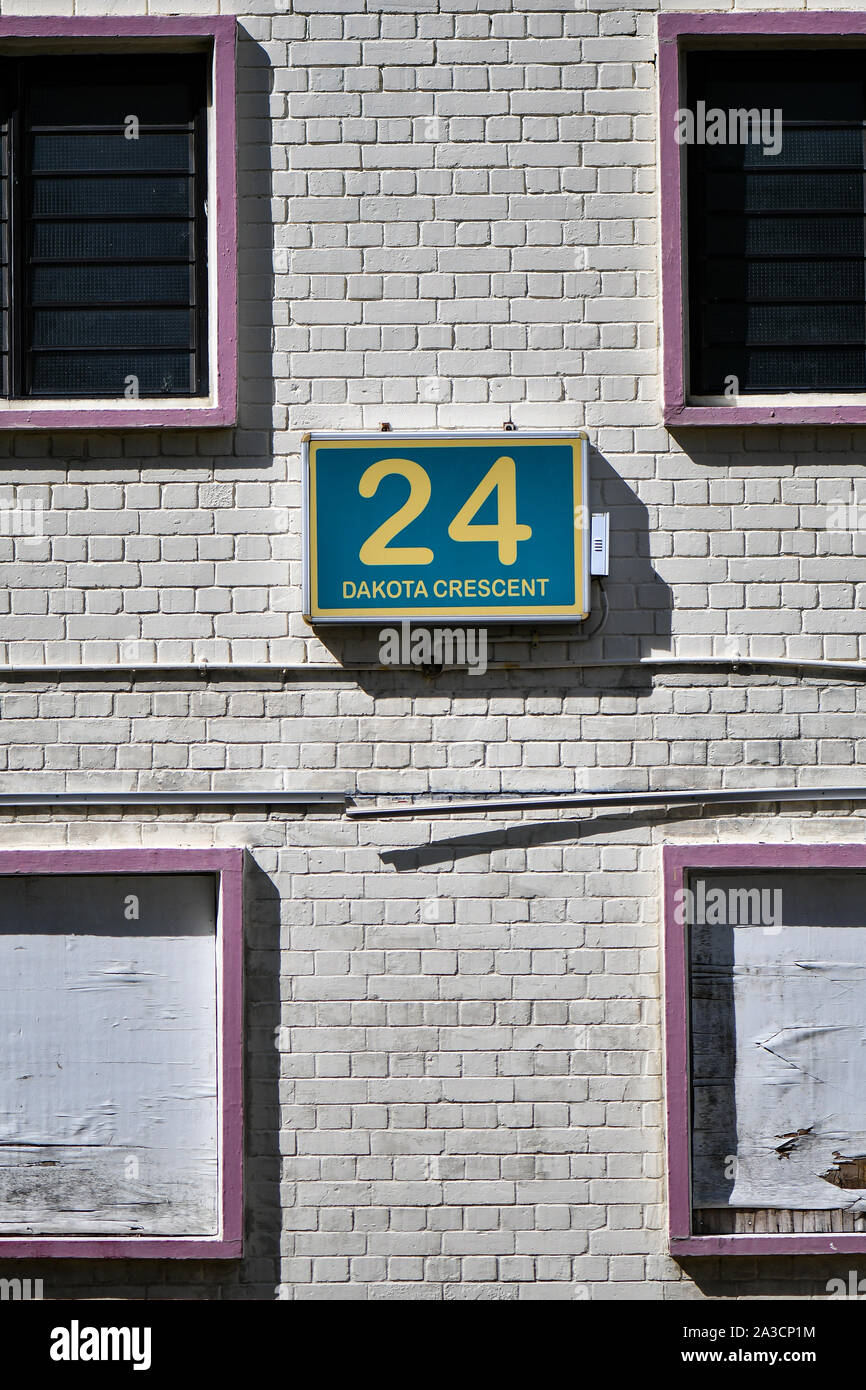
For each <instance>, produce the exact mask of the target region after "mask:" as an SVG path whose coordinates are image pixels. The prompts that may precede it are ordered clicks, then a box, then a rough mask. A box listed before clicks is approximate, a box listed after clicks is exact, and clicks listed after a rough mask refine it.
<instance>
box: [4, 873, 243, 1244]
mask: <svg viewBox="0 0 866 1390" xmlns="http://www.w3.org/2000/svg"><path fill="white" fill-rule="evenodd" d="M243 866H244V851H243V850H242V849H189V850H187V849H177V850H175V849H128V850H127V849H105V850H103V849H94V850H66V849H63V850H3V851H0V876H2V875H6V874H123V873H128V874H142V873H189V874H197V873H214V874H218V875H219V890H220V891H219V916H218V924H217V930H218V934H219V939H220V944H221V962H222V1011H221V1048H220V1091H221V1101H222V1105H221V1112H222V1132H221V1136H220V1172H221V1212H220V1233H219V1235H217V1236H213V1237H201V1236H172V1237H169V1236H166V1237H160V1238H158V1239H153V1238H150V1237H145V1238H138V1237H136V1236H106V1237H102V1236H80V1237H79V1236H63V1237H60V1238H59V1239H58V1238H56V1237H54V1236H28V1237H27V1238H26V1239H22V1238H20V1237H18V1236H0V1260H3V1259H9V1258H15V1259H21V1258H27V1259H44V1258H59V1259H93V1258H97V1257H100V1256H101V1257H103V1258H106V1259H124V1260H128V1259H151V1260H155V1259H196V1260H205V1259H239V1258H240V1256H241V1255H242V1254H243V1210H244V1205H243V1093H242V1085H243Z"/></svg>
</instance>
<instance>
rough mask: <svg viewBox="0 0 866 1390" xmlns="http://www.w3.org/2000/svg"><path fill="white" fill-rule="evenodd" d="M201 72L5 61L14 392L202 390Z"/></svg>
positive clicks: (6, 325) (6, 241) (103, 61)
mask: <svg viewBox="0 0 866 1390" xmlns="http://www.w3.org/2000/svg"><path fill="white" fill-rule="evenodd" d="M206 75H207V74H206V68H205V60H204V56H203V55H201V54H195V55H190V56H188V57H182V58H177V57H169V56H166V57H163V58H161V59H160V61H159V63H158V64H157V63H155V62H154V61H153V59H152V58H151V59H148V58H144V59H141V58H135V57H129V56H126V57H123V56H119V57H111V56H108V55H104V54H103V55H99V56H96V57H91V58H85V57H64V58H54V59H47V60H46V59H42V58H22V59H18V60H8V59H7V60H6V61H5V62H3V63H2V64H0V99H2V102H3V107H2V111H0V115H2V119H3V125H2V150H0V159H2V169H3V195H4V196H3V206H2V209H0V215H2V228H0V235H2V239H3V246H4V264H3V272H4V282H5V290H6V292H5V294H4V297H3V334H2V342H3V355H2V363H3V370H2V382H3V391H4V394H5V395H6V396H58V397H66V396H79V397H83V396H93V397H125V398H130V397H132V398H138V397H139V396H200V395H205V394H206V393H207V237H206V225H205V217H206V205H205V191H206V186H207V144H206V140H205V124H204V123H205V94H206Z"/></svg>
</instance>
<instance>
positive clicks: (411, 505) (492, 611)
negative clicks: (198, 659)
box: [304, 432, 589, 623]
mask: <svg viewBox="0 0 866 1390" xmlns="http://www.w3.org/2000/svg"><path fill="white" fill-rule="evenodd" d="M304 465H305V489H306V493H305V504H306V506H305V520H306V533H307V534H306V564H307V570H306V588H305V614H306V616H307V617H308V618H309V619H310V621H312V622H316V623H324V622H331V623H340V622H342V623H352V622H354V623H360V622H377V621H379V620H380V619H395V618H398V619H399V618H410V619H413V620H417V621H419V622H422V621H425V620H430V619H434V618H450V619H452V620H454V621H458V620H463V621H474V620H479V619H484V620H490V619H498V620H499V621H501V622H514V621H529V620H534V621H539V620H543V619H550V620H556V619H559V620H560V621H562V620H567V619H569V618H575V619H581V618H584V617H586V615H587V612H588V583H589V581H588V555H589V545H588V530H589V514H588V496H587V479H586V440H585V439H584V438H583V437H582V436H563V435H561V434H544V433H536V434H533V435H527V436H523V435H520V434H518V433H516V432H515V433H510V432H502V433H496V434H477V435H451V436H448V435H442V434H429V435H427V434H425V435H420V434H418V435H397V434H390V433H388V434H378V435H370V434H366V435H340V436H335V435H321V436H317V435H312V436H311V437H310V438H309V439H308V440H307V441H305V461H304Z"/></svg>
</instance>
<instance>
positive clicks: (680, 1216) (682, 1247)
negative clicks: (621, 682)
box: [662, 16, 866, 1255]
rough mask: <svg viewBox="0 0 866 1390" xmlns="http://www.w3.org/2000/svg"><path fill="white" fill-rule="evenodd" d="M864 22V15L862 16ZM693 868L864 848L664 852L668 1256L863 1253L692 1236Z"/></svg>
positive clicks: (782, 861) (825, 862)
mask: <svg viewBox="0 0 866 1390" xmlns="http://www.w3.org/2000/svg"><path fill="white" fill-rule="evenodd" d="M864 19H866V16H864ZM700 869H866V845H665V847H664V849H663V850H662V875H663V881H664V923H665V943H664V963H665V984H664V990H665V1076H666V1091H667V1127H668V1133H667V1153H668V1230H669V1237H670V1244H669V1248H670V1252H671V1254H672V1255H783V1254H787V1255H807V1254H822V1255H826V1254H834V1253H840V1254H841V1253H844V1252H846V1251H858V1252H862V1251H866V1232H864V1233H860V1232H858V1233H856V1234H851V1233H850V1232H849V1233H848V1234H845V1235H843V1234H839V1235H828V1234H827V1233H821V1234H817V1233H816V1234H815V1235H802V1234H800V1233H799V1232H798V1233H797V1234H796V1235H742V1236H739V1235H730V1236H696V1235H693V1234H692V1196H691V1124H690V1115H691V1103H690V1095H689V989H688V962H687V958H686V931H685V927H684V926H683V925H680V924H679V923H678V922H677V921H676V917H675V913H674V909H675V907H676V900H675V894H676V892H677V889H679V888H682V887H683V882H684V878H685V875H686V872H687V871H694V870H700Z"/></svg>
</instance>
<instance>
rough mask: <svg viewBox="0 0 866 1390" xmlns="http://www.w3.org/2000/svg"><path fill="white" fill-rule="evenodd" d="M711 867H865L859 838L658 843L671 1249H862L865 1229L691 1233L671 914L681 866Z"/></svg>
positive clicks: (683, 1008)
mask: <svg viewBox="0 0 866 1390" xmlns="http://www.w3.org/2000/svg"><path fill="white" fill-rule="evenodd" d="M701 869H704V870H715V869H815V870H821V869H866V846H864V845H838V844H837V845H830V844H828V845H666V846H665V847H664V849H663V850H662V873H663V879H664V924H665V948H664V960H665V986H664V989H665V1075H666V1091H667V1131H668V1132H667V1154H668V1218H669V1219H668V1231H669V1242H670V1244H669V1248H670V1253H671V1254H672V1255H836V1254H844V1253H845V1252H852V1253H853V1252H855V1251H856V1252H858V1253H862V1252H863V1251H864V1250H866V1231H857V1232H854V1233H852V1232H850V1231H849V1232H839V1233H838V1234H836V1233H834V1234H832V1235H831V1234H828V1233H826V1232H820V1233H818V1232H816V1233H815V1234H814V1235H811V1234H803V1233H801V1232H797V1233H796V1234H775V1235H714V1236H697V1235H693V1234H692V1199H691V1132H690V1124H689V1116H690V1114H691V1084H690V1082H691V1078H690V1067H689V1004H690V999H689V980H688V959H687V950H686V944H687V935H686V928H685V925H684V924H680V923H678V922H677V920H676V908H677V899H676V896H675V895H676V893H677V890H678V889H681V888H683V887H684V886H685V877H686V874H687V873H691V872H694V871H695V870H701Z"/></svg>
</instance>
